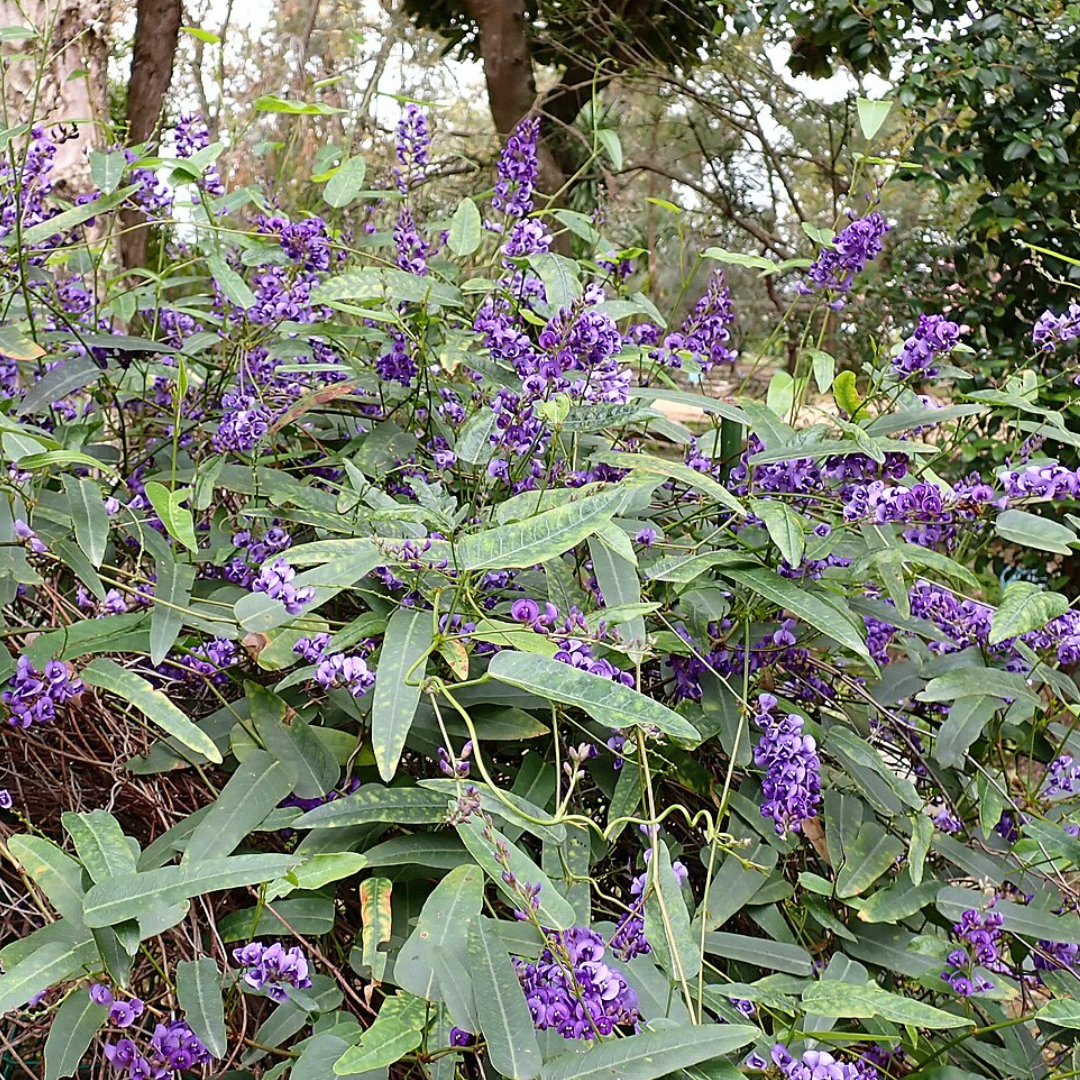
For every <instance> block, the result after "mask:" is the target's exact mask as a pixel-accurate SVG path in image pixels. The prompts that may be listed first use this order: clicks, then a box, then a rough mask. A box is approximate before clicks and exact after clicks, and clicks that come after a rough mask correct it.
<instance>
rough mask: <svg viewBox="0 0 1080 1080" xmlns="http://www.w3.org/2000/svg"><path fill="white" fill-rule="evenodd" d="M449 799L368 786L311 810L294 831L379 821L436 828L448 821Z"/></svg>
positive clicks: (410, 790) (411, 789) (413, 789)
mask: <svg viewBox="0 0 1080 1080" xmlns="http://www.w3.org/2000/svg"><path fill="white" fill-rule="evenodd" d="M446 808H447V798H446V796H445V795H441V794H439V792H437V791H425V790H424V789H423V788H418V787H394V788H385V787H381V786H380V785H378V784H364V786H363V787H361V788H360V790H359V791H355V792H353V794H351V795H346V796H345V797H344V798H343V799H335V800H334V801H333V802H328V803H326V804H325V805H323V806H317V807H315V809H314V810H309V811H308V812H307V813H306V814H303V815H301V816H300V817H299V818H297V819H296V821H294V822H293V823H292V827H293V828H294V829H342V828H346V827H348V826H350V825H367V824H370V823H371V822H375V821H385V822H391V823H393V824H395V825H434V824H436V823H437V822H440V821H442V820H443V819H444V818H445V817H446Z"/></svg>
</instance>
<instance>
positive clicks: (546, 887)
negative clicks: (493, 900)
mask: <svg viewBox="0 0 1080 1080" xmlns="http://www.w3.org/2000/svg"><path fill="white" fill-rule="evenodd" d="M456 828H457V834H458V836H460V837H461V840H462V843H464V845H465V846H466V847H467V848H468V849H469V853H470V854H471V855H472V857H473V858H474V859H475V860H476V862H477V863H479V865H480V867H481V869H482V870H483V871H484V873H485V874H487V875H488V877H489V878H491V880H492V881H493V882H495V884H496V886H498V888H499V889H500V891H501V892H502V893H503V895H504V896H505V897H506V898H507V900H509V901H510V903H511V904H512V905H513V906H515V907H519V908H520V907H521V906H522V904H523V903H524V901H523V899H522V897H521V895H520V894H519V893H517V892H516V891H515V890H514V888H513V886H511V885H508V884H507V883H506V881H505V880H504V879H503V872H504V871H505V870H506V869H507V867H509V870H510V873H511V874H512V875H513V876H514V879H515V880H516V881H517V882H518V883H520V884H521V885H531V886H536V885H539V886H540V895H539V897H538V900H539V907H538V908H537V915H538V916H539V918H540V920H541V922H542V923H543V925H544V926H550V927H552V928H553V929H555V930H566V929H568V928H569V927H571V926H573V925H574V909H573V908H572V907H571V906H570V904H569V903H568V902H567V901H566V900H565V899H564V898H563V897H562V896H560V895H559V891H558V890H557V889H556V888H555V886H554V885H552V883H551V880H550V879H549V878H548V876H547V874H545V873H544V871H543V870H541V869H540V867H539V866H537V865H536V863H534V862H533V861H532V859H530V858H529V856H528V855H526V854H525V852H523V851H522V850H521V849H520V848H519V847H517V846H516V845H515V844H512V843H510V841H509V840H507V839H506V837H504V836H503V835H502V834H501V833H499V832H498V830H497V829H494V828H491V827H490V826H489V825H487V824H486V823H482V822H480V821H477V820H476V819H475V818H473V819H472V820H471V821H466V822H461V823H459V824H458V825H457V826H456ZM503 849H504V850H505V854H504V855H502V856H500V857H499V858H497V857H496V851H497V850H503Z"/></svg>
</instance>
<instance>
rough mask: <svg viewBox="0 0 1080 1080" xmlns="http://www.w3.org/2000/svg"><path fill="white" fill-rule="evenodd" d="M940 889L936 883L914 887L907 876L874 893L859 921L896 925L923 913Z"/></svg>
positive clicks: (860, 910)
mask: <svg viewBox="0 0 1080 1080" xmlns="http://www.w3.org/2000/svg"><path fill="white" fill-rule="evenodd" d="M926 820H927V821H929V820H930V819H929V818H927V819H926ZM940 888H941V886H940V885H939V884H938V882H936V881H926V882H923V884H921V885H912V884H911V882H910V880H908V879H907V875H905V876H904V877H902V878H901V879H900V880H899V881H898V882H897V883H896V884H895V885H891V886H889V888H887V889H878V891H877V892H876V893H873V894H872V895H871V896H870V898H869V899H868V900H867V901H866V903H864V904H863V906H862V907H861V908H860V909H859V919H860V920H861V921H862V922H868V923H889V924H891V925H895V924H896V923H898V922H899V921H900V920H901V919H907V918H910V917H911V916H912V915H914V914H915V913H916V912H918V911H922V909H923V908H924V907H926V905H927V904H932V903H933V902H934V900H935V898H936V897H937V894H938V889H940Z"/></svg>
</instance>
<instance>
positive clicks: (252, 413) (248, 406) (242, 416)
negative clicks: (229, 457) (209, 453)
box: [214, 392, 271, 454]
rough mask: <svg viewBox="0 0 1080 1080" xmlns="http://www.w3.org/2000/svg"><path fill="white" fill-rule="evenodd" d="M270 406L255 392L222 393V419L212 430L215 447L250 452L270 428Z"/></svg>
mask: <svg viewBox="0 0 1080 1080" xmlns="http://www.w3.org/2000/svg"><path fill="white" fill-rule="evenodd" d="M270 418H271V414H270V410H269V409H268V408H267V407H266V406H265V405H264V404H262V402H260V401H259V399H258V398H256V397H255V395H254V394H244V393H240V392H235V393H226V394H222V395H221V420H220V422H219V423H218V427H217V431H215V432H214V448H215V449H216V450H217V451H218V452H219V453H227V452H228V451H230V450H234V451H237V452H239V453H242V454H250V453H251V451H252V450H254V449H255V447H256V446H258V444H259V443H260V442H262V440H263V439H264V438H266V436H267V435H268V434H269V432H270Z"/></svg>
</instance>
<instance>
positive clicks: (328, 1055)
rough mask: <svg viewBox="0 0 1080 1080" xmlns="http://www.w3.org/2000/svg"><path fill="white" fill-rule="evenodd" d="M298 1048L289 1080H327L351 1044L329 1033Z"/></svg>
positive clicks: (240, 1079) (231, 1079)
mask: <svg viewBox="0 0 1080 1080" xmlns="http://www.w3.org/2000/svg"><path fill="white" fill-rule="evenodd" d="M296 1049H297V1050H299V1051H300V1056H299V1057H298V1058H296V1059H295V1060H294V1061H293V1063H292V1067H291V1068H290V1069H289V1080H327V1077H328V1076H330V1075H331V1074H332V1073H333V1071H334V1062H335V1061H337V1060H338V1059H339V1058H340V1057H341V1056H342V1055H343V1054H344V1053H345V1051H346V1050H348V1049H349V1044H348V1042H346V1041H345V1039H343V1038H341V1036H339V1035H331V1034H328V1033H327V1034H320V1035H313V1036H312V1037H311V1038H310V1039H305V1040H304V1041H303V1042H302V1043H298V1044H297V1045H296ZM225 1075H226V1078H227V1080H248V1077H250V1075H251V1074H250V1073H243V1074H239V1075H234V1074H229V1073H226V1074H225ZM378 1077H379V1074H378V1073H376V1074H375V1076H373V1077H372V1078H371V1080H378Z"/></svg>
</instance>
